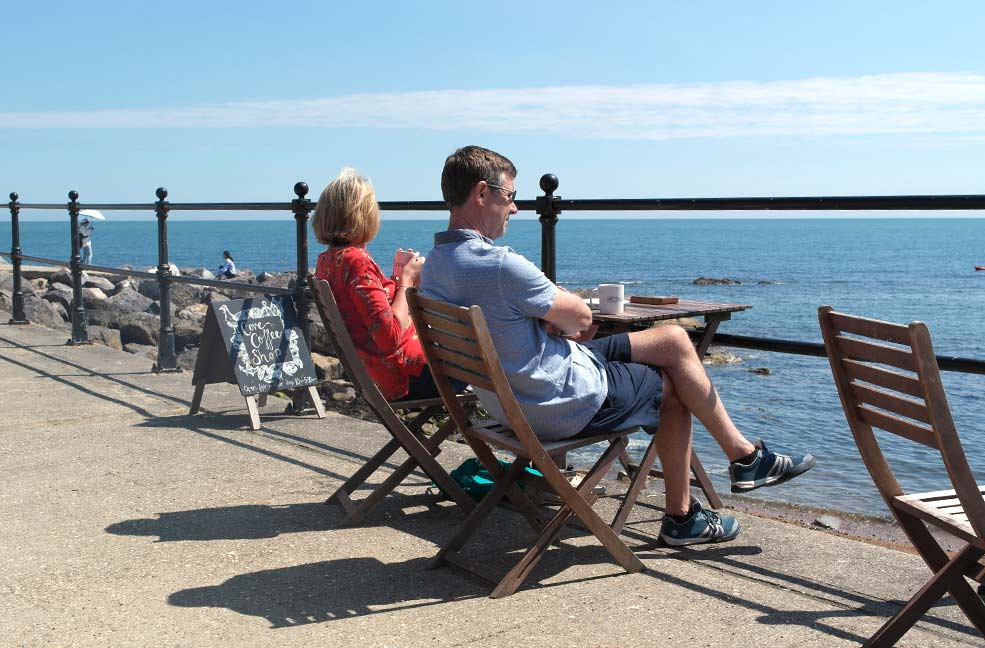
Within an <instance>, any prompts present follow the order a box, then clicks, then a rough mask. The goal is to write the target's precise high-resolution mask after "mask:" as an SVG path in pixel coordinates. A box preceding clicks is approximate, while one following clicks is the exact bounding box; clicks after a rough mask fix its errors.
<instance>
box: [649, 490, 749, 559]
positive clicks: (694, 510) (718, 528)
mask: <svg viewBox="0 0 985 648" xmlns="http://www.w3.org/2000/svg"><path fill="white" fill-rule="evenodd" d="M737 535H739V521H738V520H736V519H735V518H734V517H730V516H725V517H723V516H721V515H719V514H718V513H716V512H715V511H708V510H705V509H704V508H702V507H701V503H700V502H699V501H698V500H696V499H694V498H692V499H691V508H690V509H689V510H688V517H687V519H686V520H685V521H684V522H677V521H675V520H674V518H672V517H671V516H669V515H665V516H664V519H663V523H661V525H660V537H661V538H662V539H663V541H664V542H666V543H667V544H668V545H671V546H673V547H681V546H684V545H692V544H700V543H703V542H727V541H729V540H732V539H734V538H735V536H737Z"/></svg>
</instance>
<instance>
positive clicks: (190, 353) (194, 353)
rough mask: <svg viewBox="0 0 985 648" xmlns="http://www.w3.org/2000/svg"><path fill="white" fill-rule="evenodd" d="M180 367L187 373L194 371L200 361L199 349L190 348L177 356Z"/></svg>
mask: <svg viewBox="0 0 985 648" xmlns="http://www.w3.org/2000/svg"><path fill="white" fill-rule="evenodd" d="M177 359H178V367H180V368H181V369H184V370H185V371H193V370H194V369H195V362H196V361H197V360H198V347H189V348H187V349H185V350H184V351H181V352H180V353H178V354H177Z"/></svg>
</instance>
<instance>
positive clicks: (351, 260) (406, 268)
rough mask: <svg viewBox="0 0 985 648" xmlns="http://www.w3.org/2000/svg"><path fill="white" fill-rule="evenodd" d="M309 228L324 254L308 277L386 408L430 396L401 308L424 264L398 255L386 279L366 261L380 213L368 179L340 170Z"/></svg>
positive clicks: (421, 356) (414, 335) (426, 373)
mask: <svg viewBox="0 0 985 648" xmlns="http://www.w3.org/2000/svg"><path fill="white" fill-rule="evenodd" d="M311 227H312V229H313V230H314V234H315V238H317V239H318V240H319V241H320V242H322V243H324V244H326V245H328V246H329V247H328V250H326V251H325V252H322V253H321V254H320V255H318V265H317V266H316V269H315V277H317V278H318V279H325V280H326V281H328V283H329V285H330V286H331V288H332V294H333V295H334V296H335V301H336V302H338V305H339V310H340V311H341V312H342V319H343V321H344V322H345V326H346V328H347V329H348V330H349V335H350V336H352V341H353V343H354V344H355V347H356V350H357V351H358V352H359V356H360V357H361V358H362V361H363V363H364V364H365V365H366V370H367V371H368V372H369V375H370V376H372V377H373V380H375V381H376V384H377V385H378V386H379V388H380V391H381V392H382V393H383V395H384V396H385V397H386V398H387V400H396V399H399V398H405V397H407V398H429V397H434V396H437V395H438V392H437V389H436V388H435V385H434V381H433V379H432V378H431V372H430V371H428V370H427V369H426V367H425V363H426V361H425V358H424V352H423V351H422V350H421V343H420V340H418V338H417V332H416V331H415V330H414V323H413V321H412V320H411V318H410V312H409V310H408V305H407V290H406V289H407V288H409V287H411V286H416V285H418V283H419V281H420V274H421V266H422V265H423V264H424V257H422V256H420V255H418V254H416V253H413V250H410V251H409V252H410V254H407V253H403V251H402V250H401V251H398V252H397V255H396V257H395V258H394V276H393V277H387V276H386V275H384V274H383V271H382V270H380V267H379V266H378V265H377V264H376V262H375V261H373V258H372V257H371V256H370V255H369V252H367V251H366V244H367V243H369V242H370V241H372V240H373V238H375V237H376V234H377V232H379V229H380V209H379V205H378V204H377V202H376V193H375V192H374V191H373V185H372V184H371V183H370V181H369V179H368V178H365V177H363V176H361V175H359V174H358V173H357V172H356V171H355V170H354V169H349V168H346V169H343V170H342V172H341V173H339V176H338V177H337V178H336V179H335V180H333V181H332V182H331V183H329V185H328V186H327V187H325V190H324V191H322V193H321V197H320V198H319V199H318V206H317V207H316V208H315V216H314V218H313V219H312V221H311ZM407 257H410V258H409V259H407ZM403 261H405V262H404V263H401V262H403Z"/></svg>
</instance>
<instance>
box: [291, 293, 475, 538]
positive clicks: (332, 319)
mask: <svg viewBox="0 0 985 648" xmlns="http://www.w3.org/2000/svg"><path fill="white" fill-rule="evenodd" d="M308 281H309V285H310V286H311V293H312V296H313V297H314V301H315V305H316V306H317V308H318V313H319V314H320V315H321V318H322V322H324V324H325V330H326V332H327V333H328V337H329V339H330V341H331V343H332V346H334V347H335V351H336V354H337V355H338V359H339V361H340V362H341V363H342V368H343V369H344V370H345V374H346V376H348V378H349V380H350V381H352V385H353V387H355V389H356V392H357V393H358V394H359V395H360V396H362V398H363V400H365V401H366V404H367V405H369V407H370V409H371V410H373V413H374V414H376V416H377V418H379V420H380V423H382V424H383V426H384V427H386V429H387V431H388V432H389V433H390V434H391V435H392V436H393V439H391V440H390V441H389V442H388V443H387V444H386V445H384V446H383V447H382V448H381V449H380V450H379V452H377V453H376V454H375V455H373V456H372V458H370V459H369V461H367V462H366V463H365V464H364V465H363V466H362V467H361V468H359V470H357V471H356V472H355V473H354V474H353V475H352V477H350V478H349V479H347V480H346V481H345V483H343V484H342V485H341V486H339V488H338V489H337V490H336V491H335V492H334V493H333V494H332V495H331V497H329V498H328V503H337V504H340V505H341V506H342V507H343V508H344V509H345V510H346V517H345V518H344V519H343V520H342V525H343V526H351V525H355V524H358V523H360V522H361V521H362V520H363V519H364V518H365V517H366V515H367V514H368V513H369V511H370V509H372V508H373V507H374V506H375V505H376V504H377V503H378V502H379V501H380V500H381V499H383V497H385V496H386V495H387V493H389V492H390V491H392V490H393V489H394V488H396V487H397V485H399V484H400V483H401V482H402V481H403V480H404V479H406V478H407V476H408V475H409V474H410V473H411V472H412V471H413V470H414V469H415V468H417V467H418V466H419V467H420V468H421V470H423V471H424V472H425V473H426V474H427V476H428V477H430V478H431V479H432V480H434V483H435V484H436V485H437V486H438V488H440V489H441V491H442V492H443V493H444V494H445V495H447V496H448V497H449V498H451V499H452V500H453V501H454V502H455V503H456V504H458V506H459V507H461V508H462V509H463V511H464V512H465V513H468V512H469V511H471V510H472V509H473V508H474V507H475V502H474V501H473V500H472V498H470V497H469V496H468V495H467V494H466V493H465V491H463V490H462V489H461V487H460V486H459V485H458V484H456V483H455V481H454V480H453V479H452V478H451V476H450V475H449V474H448V472H447V471H446V470H445V469H444V468H443V467H442V466H441V464H439V463H438V462H437V461H436V460H435V457H436V456H437V455H438V453H439V452H440V447H439V446H440V445H441V442H442V441H444V440H445V439H446V438H448V435H449V434H451V433H452V432H453V431H454V430H455V423H454V421H452V420H451V419H450V418H449V419H448V420H447V421H446V422H445V423H444V425H442V426H441V427H440V428H439V429H438V431H437V432H435V433H434V434H432V435H431V436H430V437H428V436H425V435H424V434H423V433H422V432H421V429H422V428H423V426H424V424H425V423H428V422H429V421H431V420H433V419H434V418H435V417H437V416H441V415H443V414H444V413H445V408H444V405H443V403H442V401H441V399H440V398H428V399H418V400H396V401H388V400H387V399H386V398H384V396H383V394H382V393H381V392H380V389H379V387H377V385H376V382H375V381H374V380H373V379H372V378H371V377H370V375H369V372H368V371H366V367H365V365H364V364H363V362H362V360H361V359H360V358H359V354H358V353H357V351H356V347H355V345H354V344H353V342H352V338H351V337H350V336H349V331H348V330H347V329H346V327H345V324H344V323H343V322H342V313H341V312H340V311H339V307H338V304H337V303H336V301H335V297H334V296H333V295H332V289H331V287H330V286H329V284H328V282H327V281H324V280H322V279H315V278H314V277H313V276H309V277H308ZM453 400H454V401H455V402H456V403H460V404H462V405H465V404H467V403H472V402H475V400H476V399H475V395H474V394H460V395H457V396H455V397H454V398H453ZM417 410H420V411H419V413H417V414H416V415H415V416H414V418H413V419H411V420H410V421H409V422H408V423H407V424H406V425H405V424H404V422H403V421H402V420H401V418H400V416H399V415H398V414H397V412H412V411H417ZM401 448H403V449H404V451H405V452H406V453H407V454H408V455H409V456H408V458H407V459H406V460H405V461H404V462H403V463H401V464H400V466H399V467H398V468H397V469H396V470H395V471H394V472H393V473H392V474H391V475H390V476H388V477H387V478H386V479H385V480H384V481H383V482H382V483H380V484H379V485H378V486H376V488H375V489H374V490H373V491H372V492H371V493H370V494H369V495H367V496H366V497H365V498H363V499H362V500H361V501H359V502H356V501H354V500H353V499H352V494H353V492H354V491H355V490H356V489H358V488H359V487H360V486H362V485H363V484H364V483H365V482H366V480H367V479H369V477H370V476H372V475H373V473H375V472H376V471H377V470H378V469H379V468H380V467H381V466H382V465H383V464H384V463H385V462H386V461H387V460H388V459H389V458H390V457H392V456H393V454H394V453H395V452H396V451H397V450H399V449H401Z"/></svg>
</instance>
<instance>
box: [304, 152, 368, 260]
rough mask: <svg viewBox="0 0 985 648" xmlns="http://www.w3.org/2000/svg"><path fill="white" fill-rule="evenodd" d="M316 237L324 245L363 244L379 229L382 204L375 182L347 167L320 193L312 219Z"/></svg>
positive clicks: (312, 227)
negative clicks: (374, 185)
mask: <svg viewBox="0 0 985 648" xmlns="http://www.w3.org/2000/svg"><path fill="white" fill-rule="evenodd" d="M311 229H312V231H313V232H314V234H315V238H316V239H318V240H319V241H320V242H321V243H324V244H325V245H334V246H343V245H362V244H363V243H368V242H370V241H372V240H373V238H374V237H375V236H376V233H377V232H379V230H380V207H379V205H378V204H377V202H376V192H375V191H373V183H372V182H370V180H369V178H367V177H366V176H362V175H359V173H358V172H357V171H356V170H355V169H351V168H349V167H346V168H344V169H342V171H340V172H339V175H338V177H337V178H335V180H332V181H331V182H330V183H328V186H327V187H325V189H324V190H323V191H322V192H321V196H320V197H319V198H318V206H317V207H315V217H314V218H313V219H312V221H311Z"/></svg>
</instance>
